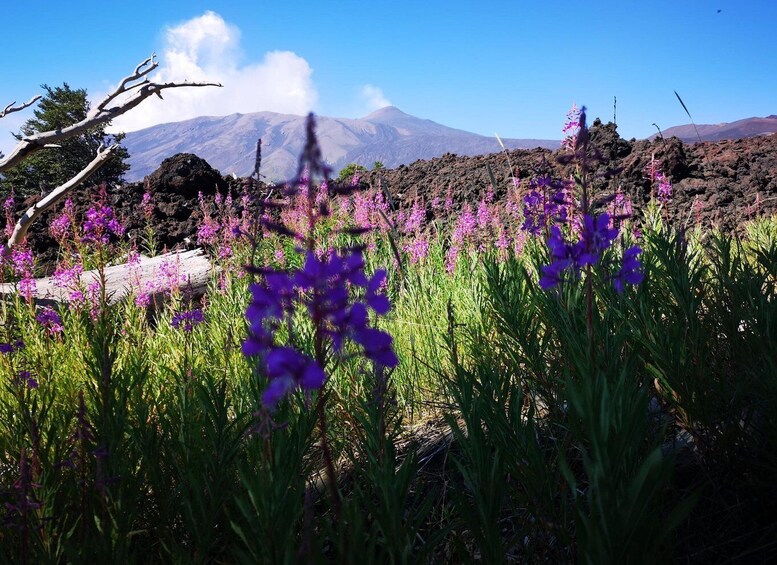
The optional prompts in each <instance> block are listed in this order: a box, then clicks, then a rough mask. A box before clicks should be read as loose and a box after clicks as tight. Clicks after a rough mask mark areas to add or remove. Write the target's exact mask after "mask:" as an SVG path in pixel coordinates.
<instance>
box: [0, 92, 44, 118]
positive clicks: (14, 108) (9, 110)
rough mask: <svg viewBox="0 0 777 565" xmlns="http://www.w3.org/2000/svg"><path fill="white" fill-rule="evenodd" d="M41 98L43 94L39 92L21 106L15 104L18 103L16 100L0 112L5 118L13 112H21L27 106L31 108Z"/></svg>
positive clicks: (1, 116)
mask: <svg viewBox="0 0 777 565" xmlns="http://www.w3.org/2000/svg"><path fill="white" fill-rule="evenodd" d="M41 98H43V96H41V95H40V94H38V95H37V96H33V97H32V98H30V99H29V101H27V102H25V103H24V104H22V105H20V106H14V104H16V101H15V100H14V101H13V102H11V103H10V104H9V105H8V106H6V107H5V108H4V109H3V110H2V111H1V112H0V118H5V117H6V116H7V115H8V114H11V113H13V112H21V111H22V110H24V109H25V108H29V107H30V106H32V105H33V104H35V103H36V102H37V101H38V100H40V99H41Z"/></svg>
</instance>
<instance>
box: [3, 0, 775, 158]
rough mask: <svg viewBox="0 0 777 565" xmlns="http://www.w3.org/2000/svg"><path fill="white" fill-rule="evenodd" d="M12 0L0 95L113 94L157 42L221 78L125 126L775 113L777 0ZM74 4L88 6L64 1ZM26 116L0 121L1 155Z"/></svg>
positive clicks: (528, 123) (643, 126)
mask: <svg viewBox="0 0 777 565" xmlns="http://www.w3.org/2000/svg"><path fill="white" fill-rule="evenodd" d="M7 4H8V5H6V6H4V7H3V20H2V21H3V23H2V27H1V28H0V31H1V32H2V33H0V52H2V53H3V54H4V65H3V72H2V74H0V104H2V105H3V106H4V105H5V104H6V103H8V102H11V101H12V100H16V101H22V100H27V99H28V98H30V97H31V96H32V95H34V94H36V93H38V92H40V88H39V85H40V84H42V83H47V84H49V85H60V84H61V83H62V82H64V81H67V82H68V83H69V84H70V85H71V86H72V87H78V88H86V89H87V90H88V91H89V93H90V95H91V96H92V97H93V98H97V97H99V96H101V95H103V94H104V93H106V92H108V91H109V89H110V88H111V86H113V85H115V84H116V83H117V82H118V81H119V80H120V79H121V78H122V77H124V76H125V75H126V74H128V73H129V72H130V71H131V70H132V69H133V68H134V66H135V65H136V64H137V63H138V62H140V61H141V60H142V59H144V58H145V57H147V56H148V55H150V53H151V52H156V53H157V54H158V57H159V62H160V77H161V78H164V79H170V80H181V79H184V78H190V79H195V80H202V79H206V78H208V79H213V80H217V81H221V82H223V83H224V84H225V88H224V89H220V90H218V91H216V89H210V90H209V91H208V92H204V90H198V91H197V92H194V90H193V89H185V90H184V89H182V90H180V91H177V92H174V93H172V92H171V94H170V95H169V96H166V100H165V101H164V102H158V101H156V100H154V101H151V100H148V101H146V102H144V104H143V105H141V106H140V107H138V108H137V109H135V110H133V111H132V112H131V113H129V114H128V115H127V116H126V118H125V119H124V120H123V121H121V122H120V123H118V124H117V126H119V127H122V128H123V129H127V130H131V129H137V128H139V127H143V126H147V125H150V124H151V123H154V122H164V121H176V120H178V119H185V118H187V117H193V116H194V115H198V114H210V115H221V114H229V113H233V112H236V111H240V112H251V111H260V110H270V111H281V112H289V113H305V112H306V111H308V110H313V111H315V112H317V113H319V114H321V115H325V116H334V117H361V116H364V115H366V114H368V113H369V112H370V111H372V110H374V109H376V108H377V107H379V106H381V105H383V104H386V103H391V104H393V105H395V106H397V107H399V108H400V109H402V110H404V111H405V112H407V113H409V114H413V115H415V116H418V117H422V118H428V119H431V120H434V121H436V122H439V123H442V124H444V125H447V126H451V127H456V128H460V129H464V130H468V131H473V132H476V133H481V134H484V135H493V134H494V132H498V133H499V134H500V135H501V136H502V137H519V138H545V139H559V138H560V137H561V127H562V125H563V122H564V116H565V114H566V112H567V110H568V109H569V107H570V106H571V104H572V103H573V102H577V103H578V104H585V105H586V106H588V108H589V115H591V116H592V117H595V116H601V117H602V118H603V119H605V121H606V120H608V119H611V118H612V115H613V96H616V97H617V121H618V129H619V132H620V133H621V135H622V136H623V137H626V138H630V137H646V136H648V135H650V134H652V133H653V132H654V131H655V129H654V127H653V126H652V124H653V123H654V122H655V123H657V124H658V125H659V126H661V127H662V128H664V129H665V128H667V127H669V126H671V125H677V124H681V123H687V121H688V120H687V117H686V116H685V113H684V111H683V109H682V107H681V106H680V104H679V103H678V102H677V99H676V98H675V96H674V93H673V90H677V91H678V92H679V93H680V95H681V96H682V97H683V100H684V101H685V103H686V105H687V106H688V108H689V110H690V111H691V114H692V115H693V117H694V119H695V121H696V122H697V123H718V122H724V121H733V120H736V119H740V118H745V117H750V116H765V115H769V114H777V29H776V28H775V27H774V26H775V22H777V1H774V0H761V1H747V0H740V1H735V0H671V1H654V2H645V1H639V2H638V1H628V0H626V1H624V0H620V1H595V0H588V1H586V2H577V1H556V0H547V1H545V2H528V1H519V0H513V1H488V0H480V1H475V0H470V1H455V0H448V1H444V2H443V1H437V0H425V1H423V2H419V1H417V0H414V1H403V0H395V1H392V2H384V1H372V2H363V1H359V2H357V1H350V0H345V1H332V2H307V1H305V2H301V1H294V0H290V1H285V2H278V1H276V2H266V1H263V0H251V1H231V2H202V1H199V0H190V1H187V2H166V1H164V0H157V1H154V2H151V1H146V0H133V1H131V2H129V1H128V2H105V1H101V2H93V1H90V0H81V1H79V2H77V3H67V2H59V1H56V2H54V1H46V0H44V1H38V2H35V1H29V2H9V3H7ZM71 5H77V6H78V9H73V8H71V7H70V6H71ZM29 116H30V114H29V113H25V114H14V115H12V116H9V117H6V118H5V119H3V120H2V121H0V150H5V151H7V150H8V148H9V147H10V146H12V144H13V142H12V140H11V139H10V134H9V133H8V132H9V131H16V130H17V129H18V127H19V125H20V124H21V123H22V122H23V120H24V119H26V118H27V117H29Z"/></svg>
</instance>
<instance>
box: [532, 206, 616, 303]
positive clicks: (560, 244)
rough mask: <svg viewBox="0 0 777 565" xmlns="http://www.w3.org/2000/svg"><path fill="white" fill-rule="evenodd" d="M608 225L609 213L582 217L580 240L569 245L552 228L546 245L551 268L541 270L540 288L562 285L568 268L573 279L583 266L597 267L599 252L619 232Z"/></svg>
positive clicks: (606, 246)
mask: <svg viewBox="0 0 777 565" xmlns="http://www.w3.org/2000/svg"><path fill="white" fill-rule="evenodd" d="M609 225H610V216H609V214H601V215H599V216H589V215H586V216H585V217H584V218H583V227H582V230H581V233H580V239H579V240H578V241H577V242H574V243H568V242H567V241H566V240H565V239H564V236H563V235H562V233H561V229H560V228H559V227H558V226H553V227H551V228H550V237H548V242H547V243H548V249H549V250H550V256H551V258H552V259H553V261H552V262H551V264H550V265H546V266H543V267H541V272H542V276H541V277H540V286H541V287H542V288H543V289H545V290H547V289H549V288H552V287H554V286H556V285H557V284H559V283H560V282H562V280H563V273H564V271H566V270H567V269H569V270H571V271H572V273H573V275H574V276H578V275H579V274H580V271H581V269H582V268H583V267H586V266H588V265H596V264H597V263H598V262H599V260H600V259H601V256H602V253H603V252H604V251H605V250H606V249H607V248H609V247H610V245H612V242H613V241H614V240H615V238H616V237H617V236H618V230H617V229H612V228H610V227H609Z"/></svg>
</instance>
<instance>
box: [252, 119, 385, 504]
mask: <svg viewBox="0 0 777 565" xmlns="http://www.w3.org/2000/svg"><path fill="white" fill-rule="evenodd" d="M306 128H307V141H306V145H305V149H304V151H303V154H302V157H301V159H300V166H299V169H298V177H297V179H295V180H294V181H293V182H292V183H291V185H290V186H287V187H286V189H285V196H287V197H295V196H298V195H301V196H302V199H303V201H304V202H306V217H305V218H304V219H305V220H306V225H304V226H303V229H304V231H294V230H293V229H290V228H289V227H287V226H285V225H283V224H281V223H275V222H273V221H272V220H270V219H268V218H267V217H266V216H264V215H263V216H262V219H261V221H262V225H263V226H264V227H265V228H267V229H268V230H270V231H271V232H274V233H276V234H279V235H283V236H286V237H290V238H292V239H293V240H294V241H295V242H297V244H298V245H299V247H298V248H297V249H295V251H296V252H297V253H299V254H301V255H303V257H304V263H303V266H302V267H301V268H297V269H291V270H285V271H284V270H278V269H265V268H262V267H256V266H253V267H251V271H252V272H254V273H255V274H256V275H258V276H259V277H260V280H259V281H257V282H254V283H253V284H251V286H250V292H251V302H250V304H249V306H248V309H247V310H246V318H247V319H248V322H249V335H248V337H247V339H246V340H245V342H244V343H243V353H244V354H245V355H246V356H249V357H254V356H255V357H257V358H258V359H259V364H258V370H259V373H260V374H262V375H263V376H264V377H265V378H266V379H267V381H268V385H267V388H266V390H265V392H264V394H263V396H262V400H263V402H264V404H265V406H267V408H268V409H270V410H273V409H274V408H275V407H276V406H277V404H278V403H279V402H280V401H281V400H282V399H283V398H284V397H285V396H287V395H288V394H290V393H291V392H293V391H295V390H302V391H304V392H305V393H308V394H310V393H312V392H313V391H318V398H317V400H316V412H317V414H318V418H319V420H318V423H319V432H320V437H321V446H322V450H323V454H324V460H325V463H326V467H327V473H328V478H329V483H330V488H331V490H332V502H333V504H334V505H335V509H336V512H337V513H338V514H339V512H340V495H339V492H338V490H337V486H336V481H337V478H336V471H335V468H334V463H333V461H332V454H331V452H330V449H329V443H328V440H327V433H326V416H325V403H326V399H327V393H326V390H325V386H326V382H327V370H331V369H332V368H333V365H334V364H336V363H337V360H338V358H339V357H342V356H343V355H346V354H348V344H349V342H351V343H354V344H357V345H358V346H359V350H360V351H358V352H356V353H350V354H355V355H362V356H363V357H364V358H365V359H368V360H369V361H371V362H372V363H373V364H374V366H375V370H376V371H378V372H381V371H384V370H386V369H391V368H393V367H396V365H397V363H398V360H397V357H396V355H395V354H394V351H393V349H392V338H391V336H390V335H389V334H388V333H386V332H384V331H382V330H379V329H376V328H374V327H371V324H370V321H369V311H370V310H371V311H373V312H374V313H375V314H377V315H384V314H386V313H388V311H389V309H390V303H389V300H388V298H387V297H386V295H385V294H384V291H383V285H384V282H385V279H386V272H385V271H384V270H378V271H376V272H375V273H374V274H373V275H372V276H371V277H368V276H367V275H366V274H365V272H364V267H365V264H364V258H363V256H362V253H363V249H364V248H363V246H352V247H350V248H348V249H343V250H337V249H327V250H324V251H323V252H321V251H320V248H319V247H318V242H317V241H316V237H315V234H316V225H317V223H318V222H319V221H320V220H321V218H325V217H327V216H328V215H329V213H330V212H329V207H328V203H327V202H326V200H325V199H323V198H318V197H317V193H316V191H315V189H314V186H313V184H312V182H311V180H312V179H313V178H316V177H317V176H321V177H323V182H322V186H323V187H326V186H327V185H328V175H329V170H328V168H327V166H326V165H325V164H324V163H323V162H322V158H321V151H320V149H319V147H318V143H317V141H316V137H315V132H314V128H315V121H314V119H313V116H312V114H311V115H310V116H309V117H308V121H307V124H306ZM354 186H355V185H351V186H349V187H346V188H345V189H344V190H340V192H341V193H349V192H352V191H353V190H352V189H353V188H354ZM322 190H325V189H324V188H322ZM263 204H264V207H266V206H267V204H268V203H267V202H264V203H263ZM363 231H364V230H361V229H355V230H348V232H349V233H351V234H352V235H359V234H361V233H363ZM357 291H361V292H360V294H361V297H360V298H356V293H357ZM299 309H304V310H306V311H307V315H308V316H309V319H310V322H311V324H312V351H310V352H306V351H302V350H300V348H299V347H294V346H293V344H294V343H295V342H297V343H298V342H299V340H298V339H297V336H295V335H293V323H292V320H293V318H294V316H295V312H296V311H297V310H299ZM283 326H285V327H286V329H287V330H288V332H289V333H290V334H292V335H288V336H287V339H288V342H290V343H291V344H292V345H281V344H280V343H278V341H277V337H276V334H277V333H278V332H279V331H280V329H281V328H282V327H283Z"/></svg>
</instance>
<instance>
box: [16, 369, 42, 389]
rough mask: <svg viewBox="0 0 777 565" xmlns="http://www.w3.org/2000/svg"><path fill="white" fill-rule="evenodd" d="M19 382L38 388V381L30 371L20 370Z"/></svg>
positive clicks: (28, 386)
mask: <svg viewBox="0 0 777 565" xmlns="http://www.w3.org/2000/svg"><path fill="white" fill-rule="evenodd" d="M17 382H18V383H19V384H22V383H24V384H26V385H27V388H31V389H36V388H38V381H37V380H36V379H35V378H34V377H33V376H32V373H31V372H29V371H19V374H18V375H17Z"/></svg>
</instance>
